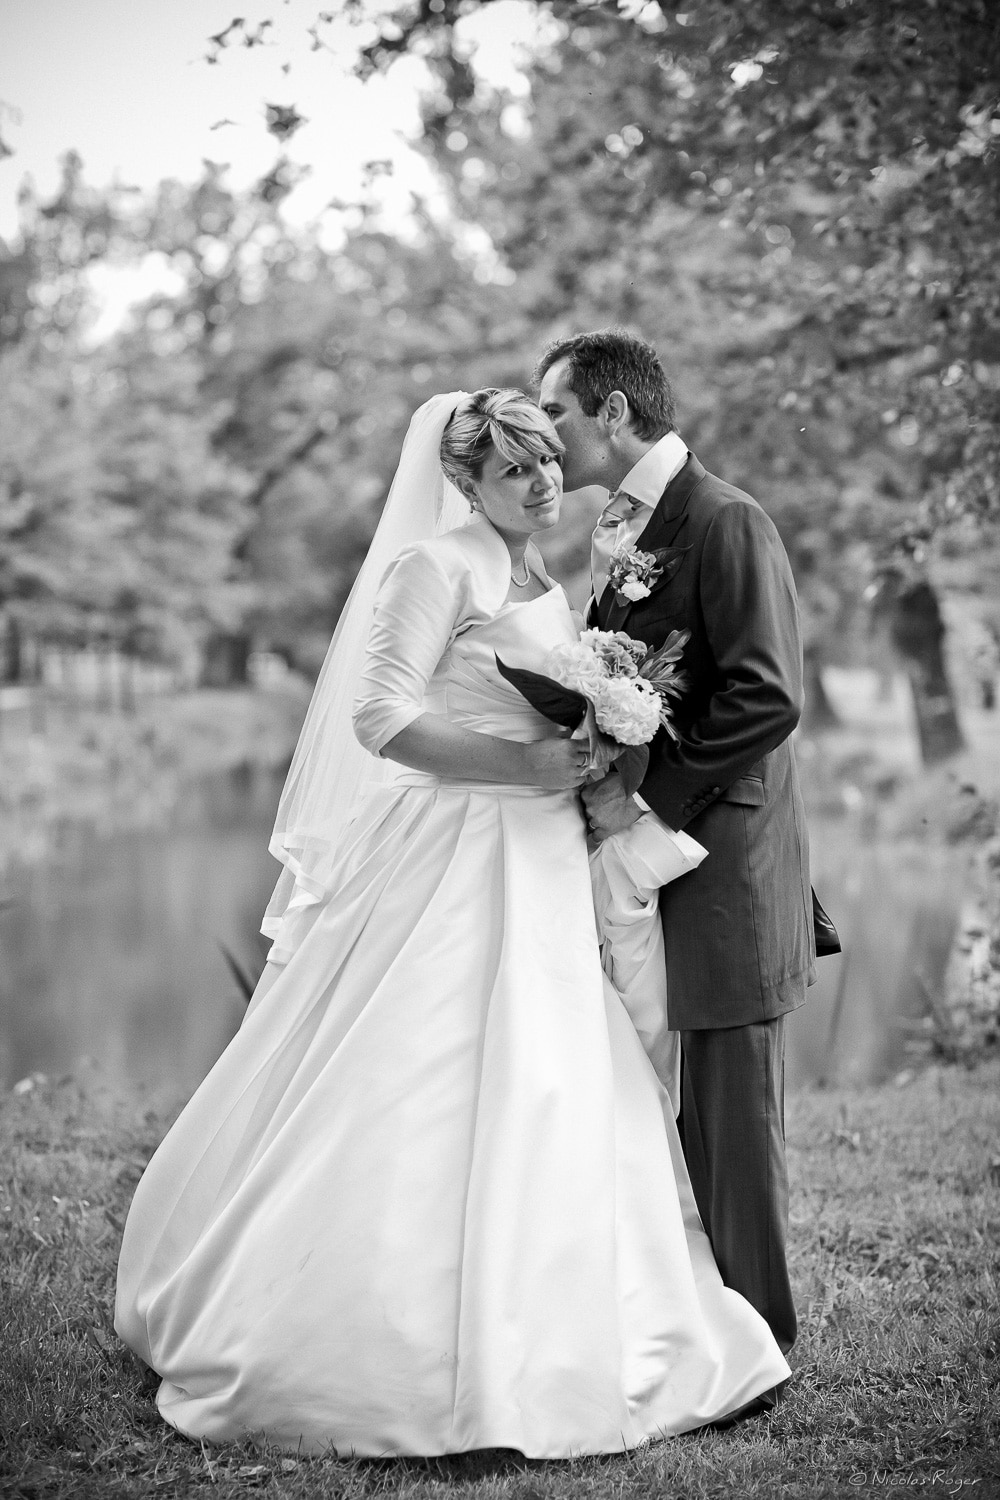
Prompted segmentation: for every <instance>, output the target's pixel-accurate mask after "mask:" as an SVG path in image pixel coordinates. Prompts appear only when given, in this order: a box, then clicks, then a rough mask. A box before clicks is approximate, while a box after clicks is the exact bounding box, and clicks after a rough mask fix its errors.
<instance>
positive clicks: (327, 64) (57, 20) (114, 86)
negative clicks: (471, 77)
mask: <svg viewBox="0 0 1000 1500" xmlns="http://www.w3.org/2000/svg"><path fill="white" fill-rule="evenodd" d="M343 8H344V7H343V3H342V0H0V110H2V114H0V136H2V138H3V140H4V141H5V142H6V144H7V146H8V147H9V148H11V149H12V150H13V152H14V155H13V156H8V157H5V158H4V159H3V160H2V161H0V237H3V238H6V239H9V238H11V237H12V236H13V235H14V234H15V233H16V229H17V206H16V203H17V192H18V188H19V186H20V184H21V182H22V179H23V178H24V177H25V175H28V176H30V178H31V179H32V180H33V182H34V185H35V187H36V189H37V191H38V192H39V193H40V194H42V195H43V196H44V195H47V194H49V193H51V191H52V190H53V189H54V187H55V186H56V184H57V182H58V179H59V168H58V159H59V157H60V155H61V154H62V153H63V152H65V151H66V150H68V149H70V148H73V149H75V150H77V151H78V152H79V153H80V155H81V156H82V157H83V160H84V167H85V179H86V180H87V181H88V182H91V183H94V184H95V185H99V186H100V185H104V184H106V183H109V182H111V181H112V180H114V179H115V178H117V179H118V180H120V181H121V182H123V183H130V184H135V185H137V186H139V187H144V188H148V187H152V186H153V185H154V184H155V183H156V182H157V181H159V180H160V179H161V178H164V177H177V178H180V179H182V180H188V181H190V180H193V179H195V178H197V177H198V176H199V175H200V172H201V163H202V159H203V158H205V157H207V158H210V159H211V160H213V161H216V162H228V163H230V165H231V171H230V174H229V178H228V180H229V182H230V183H231V184H232V185H233V186H234V187H241V186H244V185H246V184H247V183H249V182H251V181H253V180H255V179H256V178H259V177H261V176H263V175H264V173H266V172H267V171H268V170H269V168H270V167H271V165H272V164H273V162H274V159H275V156H276V155H277V142H276V141H275V140H274V138H273V137H272V136H270V135H268V134H267V133H266V131H265V128H264V112H263V105H264V102H265V101H266V102H268V103H277V104H294V105H295V106H296V107H297V108H298V110H299V111H300V113H301V114H303V115H305V116H306V117H307V119H308V124H306V125H304V126H303V127H302V128H301V129H300V130H299V131H298V133H297V134H296V135H294V136H293V137H292V138H291V139H290V140H289V141H288V143H287V147H286V149H287V153H288V155H289V157H290V158H291V159H292V160H293V161H295V162H298V163H302V164H305V165H308V166H309V167H310V168H311V175H310V177H309V178H308V179H307V180H306V181H305V182H304V183H303V184H302V185H301V186H300V187H298V188H297V189H296V191H295V193H294V194H293V196H292V198H291V199H290V200H289V201H288V203H287V205H286V211H287V212H288V214H289V217H290V218H292V219H296V220H299V221H303V220H308V219H313V218H315V217H317V216H319V215H320V214H322V212H323V210H324V209H325V207H326V205H327V204H329V202H330V200H331V199H332V198H339V199H342V200H347V201H351V200H352V199H356V197H357V195H358V192H359V188H360V185H361V179H362V173H361V166H362V163H363V162H364V161H366V160H369V159H373V158H374V159H378V158H389V159H391V160H392V161H393V162H394V163H395V164H396V168H397V174H396V180H395V185H393V184H390V185H389V186H388V188H387V189H386V192H387V194H388V206H389V208H390V211H398V212H400V213H402V212H404V211H405V208H406V206H407V205H408V203H409V190H410V189H414V188H416V189H419V190H423V191H427V190H429V189H431V187H432V182H431V179H430V175H429V169H428V168H427V167H426V166H425V165H424V164H423V163H422V162H421V161H420V160H419V159H418V158H416V157H415V155H414V153H412V152H411V151H410V150H409V149H408V147H407V145H406V137H407V136H409V135H412V134H413V132H414V130H415V128H416V124H417V100H418V89H419V87H420V86H421V84H422V83H423V81H424V78H425V75H424V72H423V69H422V67H421V65H420V64H419V62H417V61H414V60H403V61H402V62H400V63H399V64H397V65H396V66H395V67H394V69H393V70H392V74H391V76H390V77H389V78H388V79H381V78H379V79H373V80H372V81H371V82H370V83H368V84H367V85H364V86H362V85H361V84H360V83H359V82H358V81H357V80H356V79H354V78H353V77H351V75H350V63H351V60H352V57H353V48H354V46H355V45H356V42H355V38H356V37H357V35H358V33H357V32H356V31H352V30H351V29H350V28H349V27H348V26H347V24H346V22H345V21H344V20H343V18H342V12H343ZM386 8H387V0H371V3H370V6H369V10H370V12H371V13H372V14H373V15H374V14H377V13H378V12H379V11H381V10H385V9H386ZM321 11H323V12H324V13H325V14H327V15H330V16H332V17H333V19H332V21H331V22H330V23H328V24H322V25H321V26H320V29H319V33H318V35H319V37H320V38H321V39H322V41H323V42H324V46H323V47H322V48H321V49H320V50H315V51H314V50H311V41H310V37H309V35H308V29H309V28H310V27H312V26H315V24H316V21H317V16H318V15H319V13H320V12H321ZM236 15H241V16H243V17H244V18H245V21H246V24H247V28H248V29H253V28H255V27H256V26H258V25H259V24H260V22H261V21H263V20H265V19H266V18H271V19H272V20H273V23H274V24H273V26H272V27H271V28H270V29H269V30H268V32H267V38H268V44H267V45H266V46H263V47H255V48H252V49H245V48H242V47H230V48H228V49H227V50H226V51H225V52H223V53H222V54H221V55H220V58H219V62H218V64H217V65H216V66H210V65H209V64H208V63H206V62H205V60H204V59H205V53H206V51H207V50H208V44H207V38H208V37H209V35H210V34H212V33H214V32H218V31H221V30H222V29H223V28H224V27H226V26H228V25H229V23H230V22H231V21H232V20H233V18H234V16H236ZM531 35H532V21H531V17H530V14H529V12H528V8H527V7H526V6H525V5H524V4H523V3H521V0H498V3H495V4H493V5H491V6H490V7H489V8H488V10H487V11H485V12H483V13H482V16H481V17H480V18H478V19H477V22H476V23H475V26H474V29H473V30H472V31H471V32H470V40H471V41H473V42H474V44H475V45H476V46H477V63H478V64H479V66H481V67H482V68H483V69H484V71H485V72H486V73H487V76H489V77H490V78H491V81H495V82H501V83H514V82H516V71H515V58H516V56H517V51H518V47H519V45H520V44H521V43H522V42H524V41H527V40H528V39H529V38H530V36H531ZM366 39H367V38H366ZM284 64H288V65H289V71H288V72H287V74H286V73H283V72H282V65H284ZM220 121H233V122H235V123H233V124H219V122H220ZM213 126H215V127H216V128H215V129H213V128H212V127H213Z"/></svg>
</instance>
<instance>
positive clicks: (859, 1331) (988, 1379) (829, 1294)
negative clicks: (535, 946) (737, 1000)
mask: <svg viewBox="0 0 1000 1500" xmlns="http://www.w3.org/2000/svg"><path fill="white" fill-rule="evenodd" d="M165 1118H166V1116H165V1114H164V1113H163V1112H162V1111H158V1110H156V1109H150V1108H146V1107H144V1106H143V1105H142V1104H139V1105H136V1104H135V1103H134V1102H133V1103H129V1104H126V1103H123V1102H120V1101H115V1100H110V1099H102V1098H101V1097H100V1096H99V1095H95V1094H94V1092H93V1091H92V1090H91V1091H88V1092H84V1090H83V1089H82V1088H81V1087H80V1086H79V1085H77V1084H76V1083H74V1082H73V1081H72V1080H64V1081H63V1082H62V1083H60V1084H56V1085H51V1086H45V1087H44V1088H36V1089H31V1090H28V1091H26V1092H23V1093H21V1094H15V1093H11V1094H9V1095H7V1096H6V1097H5V1098H4V1099H3V1100H2V1101H0V1153H2V1160H3V1161H4V1163H5V1167H4V1174H3V1181H2V1187H3V1191H2V1192H0V1236H2V1240H3V1245H2V1264H3V1267H4V1271H3V1282H2V1289H0V1320H2V1326H3V1334H2V1343H0V1493H3V1494H6V1495H11V1496H17V1497H20V1500H77V1497H80V1500H91V1497H93V1500H140V1497H142V1500H145V1497H147V1496H150V1495H164V1496H175V1495H176V1496H195V1497H198V1496H204V1497H207V1496H212V1497H217V1500H228V1497H235V1496H241V1497H243V1496H248V1495H253V1496H256V1495H260V1496H268V1497H283V1500H318V1497H320V1496H323V1497H331V1500H362V1497H369V1496H380V1495H393V1496H406V1497H410V1500H430V1497H432V1496H433V1497H439V1496H444V1495H448V1496H454V1497H461V1500H570V1497H578V1496H580V1497H590V1496H593V1497H601V1500H604V1497H614V1500H645V1497H653V1496H655V1497H657V1500H668V1497H675V1496H676V1497H681V1496H683V1497H685V1500H708V1497H723V1496H725V1497H727V1500H728V1497H739V1500H743V1497H746V1500H764V1497H767V1500H770V1497H772V1496H779V1495H780V1496H791V1497H797V1496H810V1497H812V1496H818V1497H824V1496H839V1495H850V1494H859V1493H861V1494H864V1493H869V1494H877V1495H879V1496H891V1495H902V1494H907V1495H909V1494H913V1493H919V1494H926V1495H932V1494H940V1495H945V1494H951V1495H955V1494H968V1495H972V1496H975V1497H977V1500H993V1497H996V1496H998V1495H1000V1397H998V1391H1000V1303H998V1295H997V1293H998V1286H997V1280H998V1271H1000V1249H998V1246H1000V1154H998V1153H1000V1140H998V1125H1000V1062H998V1061H996V1060H994V1061H992V1062H984V1063H982V1064H980V1066H978V1067H977V1068H975V1069H973V1070H967V1069H965V1068H955V1067H934V1068H930V1069H928V1070H927V1071H926V1072H924V1073H922V1074H920V1075H918V1076H917V1078H915V1079H914V1080H913V1081H912V1082H911V1083H910V1084H909V1085H908V1086H906V1087H905V1088H897V1087H894V1086H892V1085H883V1086H881V1087H878V1088H872V1089H867V1090H863V1091H856V1092H853V1091H852V1092H848V1091H833V1090H829V1091H818V1090H817V1091H805V1092H800V1093H797V1094H796V1095H794V1096H793V1097H792V1099H791V1100H790V1107H789V1137H790V1145H791V1166H792V1174H793V1191H792V1261H793V1275H794V1279H795V1283H796V1286H797V1290H798V1300H799V1305H800V1309H801V1315H802V1318H801V1325H802V1326H801V1337H800V1340H799V1343H798V1344H797V1346H796V1349H795V1351H794V1355H793V1366H794V1369H795V1378H794V1381H793V1383H792V1385H791V1387H790V1388H789V1391H788V1393H787V1395H786V1398H785V1400H784V1402H783V1403H782V1405H781V1406H780V1407H779V1408H778V1410H777V1412H776V1413H775V1414H774V1415H772V1416H771V1417H769V1418H768V1417H758V1418H755V1419H753V1420H751V1421H748V1422H745V1423H743V1424H742V1425H740V1426H737V1427H735V1428H733V1429H730V1430H729V1431H726V1432H700V1433H694V1434H691V1435H689V1436H686V1437H683V1438H680V1439H676V1440H674V1441H672V1442H669V1443H665V1444H662V1445H658V1446H653V1447H650V1448H647V1449H645V1450H643V1451H640V1452H637V1453H633V1454H630V1455H627V1456H623V1457H609V1458H604V1459H583V1460H579V1461H575V1462H571V1463H558V1464H557V1463H527V1462H525V1461H524V1460H523V1459H521V1458H520V1457H519V1456H517V1455H513V1454H508V1453H490V1454H479V1455H472V1456H467V1457H460V1458H455V1459H449V1460H437V1461H417V1460H409V1461H393V1462H385V1463H375V1462H370V1461H368V1462H349V1461H347V1462H345V1461H338V1460H336V1459H333V1458H330V1459H313V1460H304V1461H301V1462H297V1461H296V1460H295V1459H293V1458H289V1457H287V1456H285V1455H281V1454H276V1453H273V1452H269V1451H266V1450H261V1449H254V1448H250V1447H239V1446H232V1447H226V1448H217V1449H207V1448H204V1449H203V1448H202V1447H201V1446H200V1445H198V1444H195V1443H191V1442H188V1441H187V1440H185V1439H183V1438H181V1437H179V1436H177V1434H175V1433H174V1432H173V1431H172V1430H171V1429H169V1428H167V1427H166V1426H165V1425H164V1424H163V1423H162V1422H161V1421H160V1419H159V1417H158V1416H157V1414H156V1410H155V1407H154V1405H153V1393H154V1390H155V1385H156V1382H155V1378H154V1377H152V1376H151V1375H150V1374H149V1372H148V1371H146V1370H145V1369H144V1367H142V1366H141V1365H140V1364H139V1362H138V1361H136V1360H135V1359H134V1358H133V1357H132V1356H131V1355H130V1354H129V1353H128V1352H127V1351H126V1350H125V1349H123V1347H122V1346H121V1345H120V1344H119V1343H118V1341H117V1339H116V1338H115V1336H114V1333H113V1331H112V1328H111V1322H110V1315H111V1306H112V1297H113V1281H114V1267H115V1258H116V1252H117V1247H118V1242H119V1237H120V1226H121V1222H122V1219H123V1216H124V1214H125V1211H126V1209H127V1205H128V1202H129V1198H130V1195H131V1192H132V1189H133V1187H134V1184H135V1182H136V1180H137V1178H138V1176H139V1173H140V1171H141V1169H142V1166H143V1163H144V1162H145V1160H146V1158H147V1157H148V1155H149V1153H150V1151H151V1150H152V1148H153V1147H154V1145H155V1143H156V1141H157V1140H158V1139H159V1137H160V1135H161V1134H162V1131H163V1128H164V1123H165Z"/></svg>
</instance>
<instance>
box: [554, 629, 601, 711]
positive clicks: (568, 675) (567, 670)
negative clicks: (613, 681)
mask: <svg viewBox="0 0 1000 1500" xmlns="http://www.w3.org/2000/svg"><path fill="white" fill-rule="evenodd" d="M545 671H546V672H547V673H548V675H549V676H550V677H554V678H555V680H556V682H561V683H562V684H563V686H564V687H569V688H575V689H576V691H577V692H578V693H583V694H584V696H585V697H587V698H591V699H592V698H593V697H594V694H595V693H596V691H597V689H598V688H599V687H600V685H601V683H602V682H604V681H605V680H606V678H607V672H606V670H605V667H604V663H603V662H602V661H601V660H600V658H599V657H598V656H596V655H595V654H594V652H593V651H591V650H590V649H589V647H587V646H584V645H582V644H580V643H579V642H577V641H573V642H572V643H569V644H567V645H565V646H553V648H552V650H551V651H550V652H549V654H548V656H547V657H546V658H545Z"/></svg>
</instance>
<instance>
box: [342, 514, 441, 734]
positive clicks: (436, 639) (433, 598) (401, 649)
mask: <svg viewBox="0 0 1000 1500" xmlns="http://www.w3.org/2000/svg"><path fill="white" fill-rule="evenodd" d="M460 594H461V590H460V589H458V588H456V583H455V580H454V579H453V578H452V577H450V576H449V573H448V571H447V569H446V568H445V567H444V566H443V565H442V562H441V560H440V559H439V558H438V557H437V556H435V555H434V553H433V551H432V550H431V549H430V548H428V547H427V546H426V544H423V543H421V544H418V545H417V546H415V547H410V548H407V550H406V551H405V552H403V553H401V554H400V556H399V557H398V558H397V559H396V561H395V562H394V563H393V565H392V567H391V568H390V570H389V572H388V573H387V574H386V577H385V580H384V581H383V584H382V587H381V589H380V590H379V593H378V596H377V598H376V600H375V610H374V615H373V620H372V628H371V633H370V635H369V637H368V650H367V655H366V658H365V665H364V668H363V671H362V674H361V682H360V685H359V688H358V693H357V696H356V698H355V700H354V714H353V721H354V732H355V734H356V735H357V737H358V739H359V740H360V741H361V743H362V745H364V747H365V749H366V750H368V751H370V752H371V754H372V755H381V754H382V750H383V747H384V746H385V745H387V744H388V743H389V741H390V740H391V739H393V738H395V736H396V735H397V734H399V732H400V731H401V730H403V729H405V728H406V727H407V725H408V724H412V723H413V721H414V719H418V718H419V717H420V715H421V714H422V713H424V712H425V708H424V694H425V692H426V689H427V684H428V683H429V681H430V679H431V677H432V676H433V674H434V671H435V669H436V668H437V666H438V664H439V663H440V661H441V659H442V657H443V656H444V654H445V652H446V651H447V649H448V646H449V644H450V643H451V640H452V637H453V635H454V632H455V626H456V623H457V620H458V617H459V614H460V612H461V597H460Z"/></svg>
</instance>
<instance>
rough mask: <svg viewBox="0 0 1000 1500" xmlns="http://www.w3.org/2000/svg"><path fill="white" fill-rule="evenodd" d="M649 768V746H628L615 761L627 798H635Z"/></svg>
mask: <svg viewBox="0 0 1000 1500" xmlns="http://www.w3.org/2000/svg"><path fill="white" fill-rule="evenodd" d="M648 767H649V746H648V745H626V746H625V749H624V750H623V752H622V754H621V755H619V757H618V759H617V760H616V761H615V768H616V770H617V771H618V775H619V776H620V777H621V779H622V786H623V787H624V789H625V795H626V797H631V796H633V795H634V794H635V793H636V792H637V791H638V790H639V788H640V787H641V786H642V783H643V781H644V780H645V777H646V771H647V769H648Z"/></svg>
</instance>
